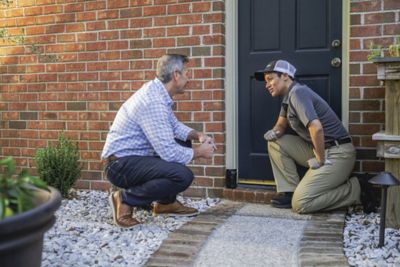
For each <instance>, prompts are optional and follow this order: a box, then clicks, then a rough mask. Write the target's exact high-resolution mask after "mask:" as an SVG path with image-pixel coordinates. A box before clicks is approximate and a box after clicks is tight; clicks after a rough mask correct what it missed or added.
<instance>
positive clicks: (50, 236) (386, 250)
mask: <svg viewBox="0 0 400 267" xmlns="http://www.w3.org/2000/svg"><path fill="white" fill-rule="evenodd" d="M178 199H179V200H180V201H181V202H183V203H184V204H185V205H188V206H191V207H195V208H197V209H199V210H200V212H202V211H205V210H206V209H208V208H209V207H212V206H215V205H216V204H217V203H218V202H219V201H220V200H219V199H209V198H208V199H200V200H193V199H190V198H182V197H178ZM238 215H240V214H238ZM241 215H246V214H241ZM253 215H254V214H253ZM255 215H257V216H260V214H258V213H257V214H255ZM56 216H57V221H56V224H55V225H54V227H53V228H51V229H50V230H49V231H48V232H47V233H46V234H45V240H44V247H43V260H42V267H64V266H68V267H69V266H74V267H75V266H76V267H79V266H113V267H114V266H116V267H118V266H143V265H144V264H145V263H146V261H147V259H148V258H149V257H150V256H151V254H152V253H154V252H155V251H156V250H157V249H158V248H159V246H160V245H161V243H162V241H163V240H164V239H165V238H167V236H168V234H169V232H171V231H174V230H176V229H178V228H180V227H181V226H182V225H183V224H184V223H186V222H188V221H190V220H191V219H192V218H190V217H164V216H156V217H153V216H152V215H151V213H150V212H149V211H145V210H137V211H135V212H134V217H136V218H137V219H138V220H139V221H140V222H142V224H141V225H140V226H138V227H135V228H133V229H121V228H119V227H117V226H115V225H114V224H113V221H112V216H111V210H110V207H109V204H108V193H106V192H101V191H83V190H79V191H76V198H74V199H71V200H63V201H62V205H61V207H60V209H59V210H58V211H57V212H56ZM237 218H239V217H238V216H236V217H235V216H233V217H232V218H231V220H233V221H234V220H235V219H237ZM242 219H243V218H242ZM264 219H265V220H267V219H268V218H260V220H264ZM269 220H270V222H271V223H273V222H274V220H275V221H276V223H278V224H281V223H282V221H281V220H277V219H269ZM241 222H244V221H241V220H239V221H238V222H237V223H241ZM247 224H249V225H252V221H251V219H250V220H249V221H248V222H246V225H247ZM251 228H253V227H245V229H249V230H250V229H251ZM299 228H301V226H299ZM253 229H254V228H253ZM287 229H290V227H288V228H287ZM222 230H223V229H222V228H221V229H220V231H222ZM217 234H218V232H216V233H214V235H217ZM274 234H276V233H273V232H271V233H269V234H268V235H271V236H272V235H274ZM231 236H234V233H231ZM271 238H272V237H269V238H267V237H266V236H264V238H263V240H264V241H265V242H267V243H268V242H269V240H271ZM343 241H344V244H343V247H344V251H345V255H346V257H347V258H348V261H349V264H350V265H352V266H379V267H380V266H388V267H400V229H391V228H386V232H385V246H384V247H382V248H378V247H377V245H378V242H379V214H377V213H370V214H364V213H363V212H362V211H357V210H352V211H351V212H350V213H349V215H348V216H347V217H346V222H345V228H344V236H343ZM256 243H257V242H256ZM272 243H276V242H272ZM259 245H261V244H259ZM250 247H251V246H250Z"/></svg>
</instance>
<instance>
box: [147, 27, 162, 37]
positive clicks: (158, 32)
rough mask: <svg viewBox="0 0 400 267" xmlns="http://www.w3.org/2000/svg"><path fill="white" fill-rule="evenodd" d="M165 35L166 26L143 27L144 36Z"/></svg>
mask: <svg viewBox="0 0 400 267" xmlns="http://www.w3.org/2000/svg"><path fill="white" fill-rule="evenodd" d="M163 36H165V28H149V29H143V37H163Z"/></svg>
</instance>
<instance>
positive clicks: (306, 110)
mask: <svg viewBox="0 0 400 267" xmlns="http://www.w3.org/2000/svg"><path fill="white" fill-rule="evenodd" d="M290 104H291V105H292V106H293V109H294V110H295V111H296V113H297V117H298V119H299V120H300V121H301V123H302V124H303V125H304V126H305V127H306V128H307V127H308V124H309V123H310V122H311V121H313V120H315V119H318V115H317V113H316V111H315V108H314V105H313V102H312V96H311V94H310V93H309V92H308V91H307V90H304V89H300V90H296V91H294V92H293V94H292V95H291V97H290Z"/></svg>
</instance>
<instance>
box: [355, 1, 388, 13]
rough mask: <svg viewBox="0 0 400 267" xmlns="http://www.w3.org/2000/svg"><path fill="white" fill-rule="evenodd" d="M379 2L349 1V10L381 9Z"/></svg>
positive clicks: (367, 10) (369, 10) (368, 10)
mask: <svg viewBox="0 0 400 267" xmlns="http://www.w3.org/2000/svg"><path fill="white" fill-rule="evenodd" d="M381 2H382V1H380V0H371V1H364V2H351V3H350V12H351V13H353V12H371V11H378V10H381Z"/></svg>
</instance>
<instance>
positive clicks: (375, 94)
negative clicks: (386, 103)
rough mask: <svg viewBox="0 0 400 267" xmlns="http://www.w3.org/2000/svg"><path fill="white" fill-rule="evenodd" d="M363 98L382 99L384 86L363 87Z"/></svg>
mask: <svg viewBox="0 0 400 267" xmlns="http://www.w3.org/2000/svg"><path fill="white" fill-rule="evenodd" d="M364 98H365V99H376V98H378V99H383V98H385V88H383V87H377V88H365V89H364Z"/></svg>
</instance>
